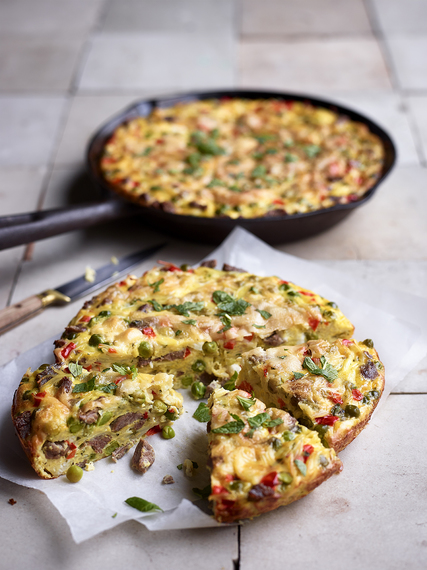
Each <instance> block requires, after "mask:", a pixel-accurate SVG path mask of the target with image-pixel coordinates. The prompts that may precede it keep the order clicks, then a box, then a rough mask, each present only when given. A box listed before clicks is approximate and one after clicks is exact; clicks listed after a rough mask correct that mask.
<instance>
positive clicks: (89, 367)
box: [83, 364, 92, 372]
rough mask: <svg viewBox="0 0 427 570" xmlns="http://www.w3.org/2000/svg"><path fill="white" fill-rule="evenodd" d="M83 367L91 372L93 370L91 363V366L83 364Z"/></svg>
mask: <svg viewBox="0 0 427 570" xmlns="http://www.w3.org/2000/svg"><path fill="white" fill-rule="evenodd" d="M83 368H84V369H85V370H87V371H88V372H90V371H91V370H92V364H90V365H89V366H83Z"/></svg>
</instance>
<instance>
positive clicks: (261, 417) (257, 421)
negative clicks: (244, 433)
mask: <svg viewBox="0 0 427 570" xmlns="http://www.w3.org/2000/svg"><path fill="white" fill-rule="evenodd" d="M269 420H271V418H270V416H269V415H268V414H267V413H266V412H261V413H260V414H257V415H256V416H254V417H253V418H248V424H249V425H250V426H251V428H255V429H256V428H259V427H261V426H262V425H263V423H264V422H267V421H269Z"/></svg>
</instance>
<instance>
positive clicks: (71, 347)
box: [61, 342, 77, 358]
mask: <svg viewBox="0 0 427 570" xmlns="http://www.w3.org/2000/svg"><path fill="white" fill-rule="evenodd" d="M76 346H77V344H74V342H70V343H68V344H67V346H64V348H63V349H62V350H61V356H62V358H68V356H70V352H72V351H73V350H74V349H75V348H76Z"/></svg>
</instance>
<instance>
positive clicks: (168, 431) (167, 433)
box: [162, 426, 175, 439]
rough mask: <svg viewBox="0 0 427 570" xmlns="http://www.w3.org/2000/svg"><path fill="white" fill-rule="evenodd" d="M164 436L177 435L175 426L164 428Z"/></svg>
mask: <svg viewBox="0 0 427 570" xmlns="http://www.w3.org/2000/svg"><path fill="white" fill-rule="evenodd" d="M162 436H163V438H164V439H172V438H173V437H175V432H174V430H173V428H171V427H170V426H165V427H164V428H163V429H162Z"/></svg>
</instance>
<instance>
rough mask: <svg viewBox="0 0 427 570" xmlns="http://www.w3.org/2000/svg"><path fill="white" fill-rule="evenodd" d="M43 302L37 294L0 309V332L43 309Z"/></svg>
mask: <svg viewBox="0 0 427 570" xmlns="http://www.w3.org/2000/svg"><path fill="white" fill-rule="evenodd" d="M43 308H44V307H43V302H42V299H41V298H40V297H39V296H38V295H32V296H31V297H28V298H27V299H24V300H23V301H20V302H19V303H15V304H14V305H11V306H10V307H6V309H3V310H1V311H0V334H3V333H4V332H6V331H8V330H9V329H11V328H13V327H15V326H16V325H19V324H20V323H23V322H24V321H26V320H27V319H29V318H30V317H35V316H36V315H37V314H38V313H41V312H42V311H43Z"/></svg>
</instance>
